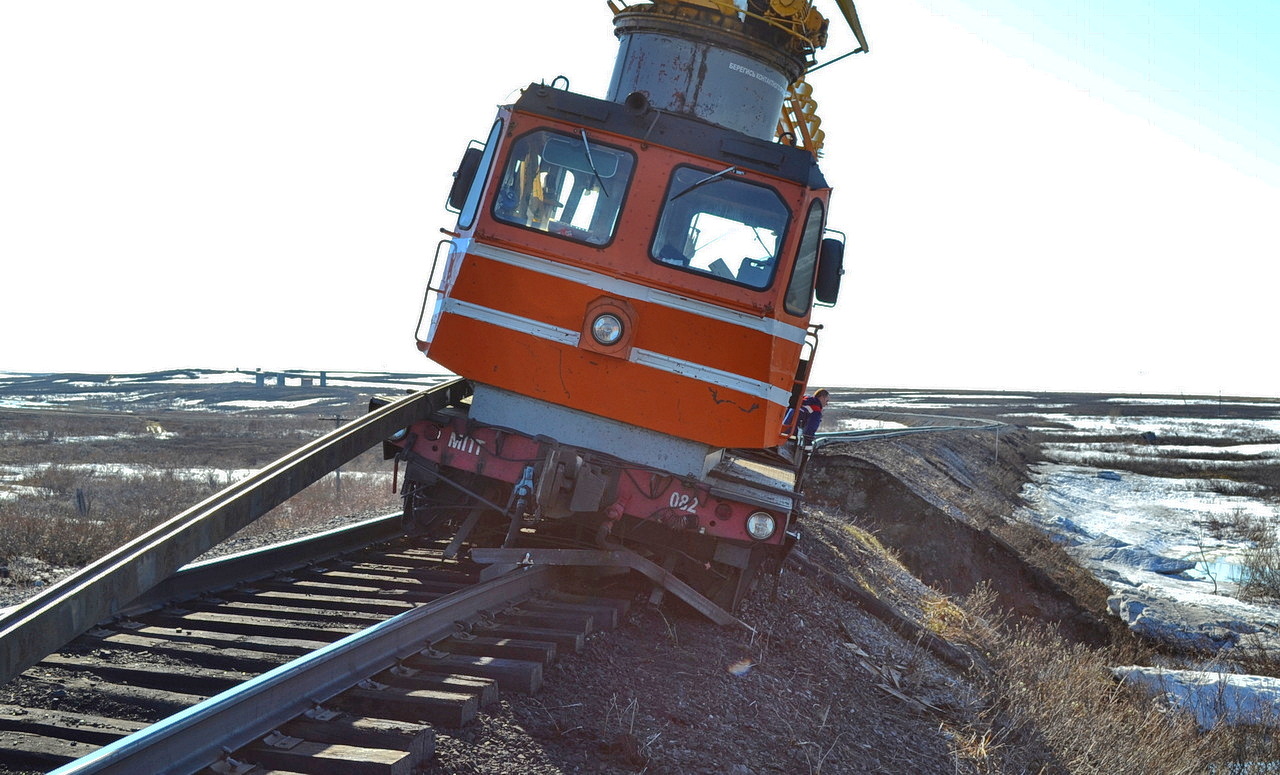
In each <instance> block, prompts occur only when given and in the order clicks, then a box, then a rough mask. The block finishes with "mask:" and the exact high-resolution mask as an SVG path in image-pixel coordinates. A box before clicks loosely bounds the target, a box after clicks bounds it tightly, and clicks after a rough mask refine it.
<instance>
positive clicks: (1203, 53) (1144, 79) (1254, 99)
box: [926, 0, 1280, 182]
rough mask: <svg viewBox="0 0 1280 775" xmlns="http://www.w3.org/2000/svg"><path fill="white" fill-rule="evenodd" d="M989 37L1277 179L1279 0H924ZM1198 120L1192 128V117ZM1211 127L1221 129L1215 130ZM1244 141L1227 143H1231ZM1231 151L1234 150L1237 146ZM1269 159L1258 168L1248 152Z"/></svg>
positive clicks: (1279, 150)
mask: <svg viewBox="0 0 1280 775" xmlns="http://www.w3.org/2000/svg"><path fill="white" fill-rule="evenodd" d="M926 5H928V6H929V7H931V8H933V9H935V10H936V11H937V12H939V13H944V14H952V15H954V16H955V17H956V18H957V19H963V20H964V23H965V24H966V25H967V26H968V27H969V29H971V30H973V31H975V32H976V33H977V34H979V35H981V36H982V37H983V38H985V39H986V40H989V41H991V42H992V43H994V44H995V45H997V46H1000V47H1002V48H1006V49H1007V50H1010V51H1013V52H1019V53H1022V54H1025V55H1026V56H1028V57H1029V58H1033V59H1034V61H1035V63H1036V65H1037V66H1038V67H1041V68H1044V69H1046V70H1048V71H1049V72H1053V73H1055V74H1057V75H1060V76H1062V77H1065V78H1068V79H1072V80H1075V81H1077V82H1079V83H1081V84H1083V85H1085V86H1087V87H1088V88H1090V89H1091V91H1093V93H1095V94H1097V95H1098V96H1101V97H1103V98H1105V99H1107V100H1108V101H1110V102H1112V103H1114V104H1116V105H1118V106H1120V107H1122V109H1125V110H1132V111H1139V112H1146V111H1147V110H1149V109H1150V108H1155V110H1154V111H1151V112H1152V115H1153V119H1154V120H1157V121H1160V122H1161V123H1163V124H1166V125H1167V127H1168V128H1169V129H1170V131H1174V132H1185V133H1186V134H1187V136H1188V138H1189V139H1191V140H1192V141H1193V142H1197V143H1202V144H1204V145H1205V146H1206V150H1209V151H1211V152H1214V153H1220V154H1225V155H1228V156H1230V157H1231V158H1232V160H1233V161H1234V162H1238V163H1241V164H1242V165H1248V166H1250V167H1251V169H1252V170H1253V171H1254V172H1265V174H1268V175H1269V176H1271V179H1272V181H1273V182H1275V181H1277V180H1280V176H1277V175H1276V171H1277V170H1276V168H1277V167H1280V137H1277V132H1276V129H1277V128H1278V127H1280V93H1277V87H1278V84H1280V3H1275V2H1270V1H1269V0H1265V1H1259V0H1254V1H1253V2H1233V1H1232V0H1227V2H1209V1H1208V0H1159V1H1158V2H1157V0H1121V1H1120V2H1114V1H1113V2H1107V1H1106V0H1077V1H1076V2H1071V3H1063V2H1052V1H1051V0H1019V1H1018V2H1012V1H1011V0H969V1H968V2H966V1H965V0H929V1H928V2H927V3H926ZM1192 122H1194V123H1199V124H1202V125H1203V128H1204V129H1205V130H1208V132H1204V131H1196V129H1195V127H1193V126H1192V125H1191V124H1192ZM1211 133H1216V134H1219V135H1220V137H1213V136H1212V134H1211ZM1231 144H1237V145H1239V146H1241V148H1240V149H1238V151H1237V152H1233V151H1234V149H1231V148H1230V147H1229V146H1230V145H1231ZM1236 153H1238V154H1239V155H1236ZM1255 159H1256V160H1257V161H1260V162H1262V163H1264V164H1266V165H1269V166H1270V167H1272V168H1271V169H1269V170H1265V169H1264V170H1257V168H1256V167H1253V165H1252V164H1251V162H1252V161H1254V160H1255Z"/></svg>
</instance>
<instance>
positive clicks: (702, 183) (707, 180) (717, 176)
mask: <svg viewBox="0 0 1280 775" xmlns="http://www.w3.org/2000/svg"><path fill="white" fill-rule="evenodd" d="M737 171H738V168H737V167H730V168H728V169H724V170H720V171H719V172H717V173H716V174H714V175H708V176H706V177H705V178H703V179H702V180H699V181H698V182H697V183H694V184H693V185H692V186H689V187H688V188H686V189H685V190H684V191H681V192H680V193H678V194H676V195H675V196H673V197H671V198H670V199H668V200H667V201H668V202H674V201H676V200H677V199H679V198H680V197H682V196H684V195H685V194H687V193H689V192H690V191H692V190H694V189H695V188H700V187H702V186H705V185H706V184H708V183H710V182H711V181H713V180H719V179H720V178H722V177H724V176H725V175H728V174H729V173H730V172H737Z"/></svg>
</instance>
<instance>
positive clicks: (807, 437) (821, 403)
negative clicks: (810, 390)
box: [796, 389, 831, 446]
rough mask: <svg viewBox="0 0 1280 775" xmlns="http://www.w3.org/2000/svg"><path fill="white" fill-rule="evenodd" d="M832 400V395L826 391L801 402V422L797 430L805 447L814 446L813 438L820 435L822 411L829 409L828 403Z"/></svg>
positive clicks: (821, 391)
mask: <svg viewBox="0 0 1280 775" xmlns="http://www.w3.org/2000/svg"><path fill="white" fill-rule="evenodd" d="M830 400H831V394H830V393H828V392H827V391H826V390H825V389H823V390H819V391H818V392H816V393H814V394H813V395H811V396H805V397H804V398H802V399H801V400H800V422H799V423H798V424H797V426H796V428H797V430H798V431H799V432H800V436H801V438H803V439H804V443H805V446H808V445H810V444H813V437H814V436H815V435H816V434H817V433H818V426H819V425H821V424H822V410H823V409H826V408H827V402H828V401H830Z"/></svg>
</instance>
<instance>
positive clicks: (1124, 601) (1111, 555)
mask: <svg viewBox="0 0 1280 775" xmlns="http://www.w3.org/2000/svg"><path fill="white" fill-rule="evenodd" d="M1149 409H1150V407H1148V410H1149ZM1213 409H1214V407H1212V406H1209V407H1206V410H1207V411H1210V412H1211V411H1213ZM1044 419H1045V420H1048V421H1051V422H1052V424H1053V426H1055V427H1042V428H1039V430H1042V431H1043V432H1045V433H1046V434H1047V435H1049V437H1050V438H1052V439H1060V440H1055V441H1054V442H1052V443H1050V444H1048V445H1046V448H1045V451H1046V454H1047V455H1048V456H1049V458H1050V459H1051V460H1053V461H1055V462H1050V463H1044V464H1041V465H1040V466H1038V467H1037V468H1036V469H1035V470H1034V471H1033V481H1032V483H1031V484H1029V485H1028V486H1027V488H1026V490H1025V491H1024V493H1023V495H1024V497H1025V498H1026V500H1027V504H1028V506H1027V508H1026V509H1025V510H1023V512H1022V513H1021V514H1020V515H1019V516H1020V517H1021V518H1023V519H1027V520H1030V521H1032V522H1034V523H1035V524H1037V525H1039V526H1040V527H1042V528H1043V529H1044V530H1046V531H1047V532H1048V533H1049V534H1050V535H1052V536H1053V537H1054V538H1055V539H1056V540H1059V541H1061V542H1062V543H1064V544H1065V545H1067V547H1068V549H1069V551H1071V553H1072V554H1073V555H1075V557H1076V558H1077V559H1078V560H1079V561H1080V562H1081V563H1082V564H1083V565H1084V566H1085V567H1087V568H1089V569H1090V570H1092V571H1093V572H1094V573H1095V574H1096V575H1097V576H1098V577H1099V578H1100V579H1101V580H1102V581H1103V582H1104V583H1106V584H1107V585H1108V586H1109V587H1110V588H1111V590H1112V592H1113V595H1112V597H1111V600H1110V606H1111V610H1112V613H1114V614H1116V615H1117V616H1120V617H1121V618H1122V619H1124V620H1125V621H1126V622H1127V623H1128V624H1129V625H1130V626H1131V627H1133V628H1134V629H1135V630H1137V631H1138V632H1140V633H1142V634H1144V635H1147V636H1150V637H1153V638H1156V639H1157V640H1163V641H1166V642H1169V643H1173V644H1177V645H1182V646H1190V647H1194V648H1199V649H1208V650H1217V649H1222V648H1228V649H1229V648H1250V649H1253V648H1261V649H1266V650H1268V651H1270V650H1272V649H1280V607H1277V606H1275V605H1272V604H1269V603H1255V602H1246V601H1242V600H1240V598H1239V587H1238V584H1237V583H1236V582H1238V581H1239V579H1240V565H1239V563H1240V560H1241V555H1242V553H1243V552H1244V551H1245V550H1247V549H1249V548H1250V547H1251V546H1252V544H1251V542H1250V541H1249V540H1248V539H1247V538H1246V537H1244V536H1241V535H1238V534H1233V532H1232V531H1230V530H1227V531H1222V530H1220V529H1214V528H1215V526H1222V525H1228V526H1229V525H1232V524H1241V523H1247V522H1249V521H1251V520H1255V521H1262V522H1271V523H1273V524H1274V523H1275V521H1276V520H1277V519H1280V515H1278V514H1277V510H1276V506H1275V504H1274V503H1271V502H1268V501H1266V500H1263V499H1261V498H1258V497H1253V496H1252V495H1250V494H1241V495H1235V494H1232V495H1226V494H1222V493H1221V492H1218V491H1216V489H1214V488H1213V487H1212V486H1210V485H1211V483H1210V482H1209V481H1208V480H1210V479H1212V478H1215V476H1223V475H1225V474H1228V473H1229V472H1230V470H1231V468H1232V467H1233V466H1239V465H1243V464H1245V463H1258V462H1262V463H1266V464H1278V463H1280V451H1278V447H1277V445H1276V444H1274V443H1252V442H1254V441H1255V440H1257V439H1273V438H1275V436H1276V435H1277V431H1280V423H1278V422H1277V421H1276V420H1274V419H1256V420H1241V419H1230V420H1220V419H1215V418H1173V417H1160V416H1139V417H1090V416H1072V415H1062V414H1054V415H1045V416H1044ZM1063 425H1066V426H1068V428H1066V429H1064V428H1062V427H1061V426H1063ZM1082 431H1083V432H1087V433H1081V432H1082ZM1093 434H1108V435H1110V436H1112V437H1115V436H1121V437H1127V438H1129V439H1131V441H1129V442H1114V441H1112V442H1108V443H1105V444H1099V443H1097V442H1095V441H1092V440H1091V438H1092V437H1093ZM1197 436H1199V437H1204V438H1206V439H1214V440H1215V441H1214V443H1213V444H1212V445H1208V444H1206V445H1205V446H1199V445H1187V444H1176V445H1170V446H1169V447H1167V448H1166V447H1162V446H1161V445H1160V440H1161V439H1162V438H1166V437H1173V438H1187V437H1197ZM1159 456H1164V457H1165V458H1166V459H1168V458H1173V459H1177V458H1182V457H1189V458H1197V459H1203V460H1204V465H1205V471H1204V473H1205V476H1204V477H1203V478H1182V477H1179V478H1166V477H1159V476H1150V475H1144V474H1137V473H1132V472H1130V471H1127V470H1125V466H1126V463H1127V462H1130V461H1135V460H1138V461H1141V460H1151V459H1153V458H1155V457H1159ZM1214 458H1226V459H1216V460H1215V459H1214ZM1112 469H1114V470H1112ZM1227 489H1229V488H1227ZM1237 489H1240V488H1237Z"/></svg>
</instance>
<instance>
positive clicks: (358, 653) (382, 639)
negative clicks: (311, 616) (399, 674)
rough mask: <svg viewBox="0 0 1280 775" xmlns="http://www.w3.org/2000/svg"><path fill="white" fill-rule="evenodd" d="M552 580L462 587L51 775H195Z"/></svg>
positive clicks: (529, 572)
mask: <svg viewBox="0 0 1280 775" xmlns="http://www.w3.org/2000/svg"><path fill="white" fill-rule="evenodd" d="M551 580H552V572H551V570H550V569H549V568H523V569H520V570H516V571H511V572H509V573H507V574H505V575H503V576H499V577H498V578H496V579H493V580H491V581H488V582H485V583H482V584H477V585H475V586H472V587H467V588H466V589H461V590H458V591H457V592H454V593H451V594H449V595H446V596H444V597H441V598H439V599H437V600H433V601H431V602H430V603H426V604H424V605H422V606H419V607H418V608H415V609H413V610H411V611H406V612H405V613H402V614H400V615H398V616H396V617H394V618H391V619H388V620H387V621H385V622H382V623H380V624H376V625H374V626H372V627H370V628H368V629H366V630H362V631H360V632H358V633H355V634H352V635H349V636H347V637H346V638H343V639H342V640H340V641H337V642H335V643H331V644H329V645H328V646H326V647H324V648H322V649H320V650H318V651H314V652H312V653H311V654H309V655H307V656H305V657H302V658H301V659H297V660H294V661H293V662H289V663H287V664H284V665H281V666H279V667H277V668H275V669H274V670H271V671H270V672H268V673H264V674H262V675H261V676H259V677H257V678H255V679H253V680H251V681H248V682H246V683H244V684H241V685H240V686H238V687H235V688H234V689H228V690H227V691H225V692H223V693H221V694H219V695H216V696H214V697H211V698H209V699H208V700H205V701H204V702H202V703H200V704H199V705H195V706H192V707H190V708H188V709H187V710H184V711H182V712H180V713H177V714H175V715H173V716H171V717H170V718H168V719H165V720H164V721H161V722H159V723H157V724H153V725H152V726H150V727H147V728H146V729H143V730H140V731H138V732H135V733H134V734H132V735H129V736H128V737H125V738H121V739H120V740H117V741H116V742H114V743H111V744H109V745H106V746H104V747H102V748H100V749H98V750H97V751H94V752H93V753H91V754H89V755H88V756H85V757H82V758H80V759H77V760H75V761H73V762H70V763H68V764H66V765H64V766H62V767H60V768H58V769H56V770H53V771H52V772H51V773H49V775H89V774H90V773H93V774H94V775H97V774H99V773H103V774H107V775H138V774H139V773H147V774H148V775H191V773H194V772H197V771H199V770H200V769H201V768H203V767H208V766H210V765H212V764H214V763H216V762H217V761H218V760H219V759H221V758H223V757H224V756H225V755H227V754H228V753H229V752H231V751H234V750H235V749H237V748H240V747H242V746H245V745H248V744H249V743H252V742H253V741H254V740H256V739H258V738H259V737H262V736H263V735H265V734H267V733H269V732H271V730H273V729H275V728H276V727H278V726H280V725H281V724H283V723H285V722H286V721H288V720H290V719H292V718H294V717H296V716H298V715H300V714H302V713H303V712H305V711H307V710H309V709H311V708H312V707H313V706H315V705H317V704H320V703H322V702H324V701H325V700H328V699H329V698H330V697H333V696H334V695H336V694H338V693H340V692H342V691H344V690H346V689H348V688H350V687H352V686H353V685H355V684H356V683H358V682H359V681H361V680H363V679H365V678H367V677H369V676H371V675H374V674H376V673H378V672H381V671H382V670H385V669H387V668H389V667H392V666H393V665H394V664H395V663H396V661H397V660H399V659H404V658H406V657H408V656H411V655H413V654H415V653H417V652H419V651H422V650H423V649H425V648H427V647H429V646H430V644H431V642H432V641H434V640H436V639H438V638H440V637H443V636H445V635H447V634H448V633H450V632H452V631H454V629H455V622H457V621H458V620H460V619H467V618H470V617H474V616H477V615H478V614H479V613H480V612H481V611H483V610H488V609H498V608H503V607H506V606H507V605H509V604H511V603H515V602H519V601H522V600H524V599H526V598H528V597H530V596H532V595H533V594H534V593H536V592H537V591H539V590H540V589H543V588H545V587H548V586H550V584H551Z"/></svg>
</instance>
